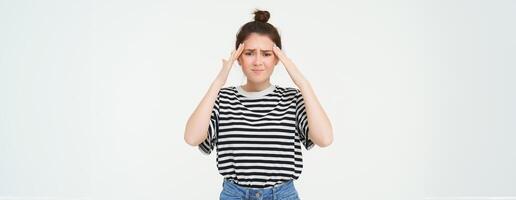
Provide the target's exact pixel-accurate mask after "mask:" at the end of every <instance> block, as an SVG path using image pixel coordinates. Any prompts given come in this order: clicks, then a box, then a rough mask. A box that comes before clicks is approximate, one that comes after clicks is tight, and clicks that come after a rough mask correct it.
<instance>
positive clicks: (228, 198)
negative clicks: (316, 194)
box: [220, 179, 299, 200]
mask: <svg viewBox="0 0 516 200" xmlns="http://www.w3.org/2000/svg"><path fill="white" fill-rule="evenodd" d="M237 199H238V200H299V196H298V194H297V191H296V188H295V187H294V181H293V180H290V181H287V182H284V183H281V184H278V185H275V186H270V187H266V188H251V187H243V186H240V185H237V184H236V183H235V182H233V181H232V180H228V179H224V182H223V183H222V192H221V193H220V200H237Z"/></svg>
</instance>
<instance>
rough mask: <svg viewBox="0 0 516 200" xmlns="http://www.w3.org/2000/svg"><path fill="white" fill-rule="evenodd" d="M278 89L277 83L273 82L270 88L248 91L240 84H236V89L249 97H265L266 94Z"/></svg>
mask: <svg viewBox="0 0 516 200" xmlns="http://www.w3.org/2000/svg"><path fill="white" fill-rule="evenodd" d="M275 89H276V85H274V84H271V85H270V86H269V87H268V88H266V89H264V90H262V91H257V92H248V91H245V90H244V89H243V88H242V86H241V85H239V86H236V90H237V92H238V93H239V94H241V95H243V96H245V97H247V98H260V97H263V96H265V95H268V94H270V93H272V92H274V90H275Z"/></svg>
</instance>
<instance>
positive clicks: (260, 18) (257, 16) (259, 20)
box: [235, 9, 281, 49]
mask: <svg viewBox="0 0 516 200" xmlns="http://www.w3.org/2000/svg"><path fill="white" fill-rule="evenodd" d="M253 14H254V21H250V22H247V23H246V24H244V25H243V26H242V27H240V30H239V31H238V33H237V36H236V42H235V49H238V45H239V44H240V43H242V42H244V40H245V39H247V37H248V36H249V35H250V34H251V33H258V34H263V35H267V36H269V38H270V39H271V40H272V41H273V42H274V43H275V44H276V46H278V47H279V48H280V49H281V37H280V35H279V33H278V30H277V29H276V28H275V27H274V26H273V25H272V24H269V23H267V21H268V20H269V18H270V17H271V14H270V13H269V11H266V10H258V9H256V10H255V11H254V13H253Z"/></svg>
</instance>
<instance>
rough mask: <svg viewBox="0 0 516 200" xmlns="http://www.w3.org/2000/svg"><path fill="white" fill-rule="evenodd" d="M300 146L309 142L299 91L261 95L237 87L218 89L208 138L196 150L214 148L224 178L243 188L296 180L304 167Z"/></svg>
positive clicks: (267, 91) (307, 146)
mask: <svg viewBox="0 0 516 200" xmlns="http://www.w3.org/2000/svg"><path fill="white" fill-rule="evenodd" d="M301 144H302V145H303V146H304V147H305V149H307V150H308V149H310V148H312V147H313V145H314V144H313V142H312V141H311V140H310V139H308V120H307V115H306V110H305V106H304V101H303V96H302V95H301V92H300V90H299V89H296V88H290V87H287V88H284V87H280V86H277V85H271V86H270V87H269V88H267V89H265V90H262V91H260V92H246V91H245V90H243V89H242V88H241V87H240V86H239V87H235V86H230V87H224V88H222V89H220V91H219V93H218V97H217V100H216V101H215V106H214V107H213V111H212V113H211V120H210V125H209V129H208V137H207V138H206V140H205V141H204V142H203V143H201V144H200V145H199V149H200V150H201V151H202V152H203V153H205V154H210V153H211V151H212V150H213V149H214V148H216V149H217V167H218V170H219V173H220V174H221V175H222V176H224V178H228V179H233V180H234V181H235V182H236V183H237V184H239V185H242V186H248V187H259V188H263V187H268V186H272V185H276V184H279V183H282V182H284V181H288V180H291V179H298V178H299V175H300V174H301V170H302V168H303V158H302V153H301Z"/></svg>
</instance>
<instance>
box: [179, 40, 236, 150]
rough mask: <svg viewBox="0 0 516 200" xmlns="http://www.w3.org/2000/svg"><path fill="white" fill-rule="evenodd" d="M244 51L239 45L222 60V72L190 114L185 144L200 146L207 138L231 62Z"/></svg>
mask: <svg viewBox="0 0 516 200" xmlns="http://www.w3.org/2000/svg"><path fill="white" fill-rule="evenodd" d="M243 50H244V45H243V44H240V46H239V47H238V49H236V50H233V52H231V55H230V57H229V59H228V60H225V59H223V60H222V70H221V71H220V72H219V74H218V76H217V78H216V79H215V81H213V83H212V84H211V86H210V88H209V89H208V92H207V93H206V94H205V95H204V97H203V98H202V100H201V102H200V103H199V105H197V108H195V111H194V112H193V113H192V115H191V116H190V118H188V121H187V122H186V127H185V135H184V139H185V142H186V143H188V144H189V145H192V146H197V145H199V144H201V143H202V142H203V141H204V140H205V139H206V138H207V137H208V128H209V124H210V117H211V112H212V110H213V106H214V105H215V101H216V100H217V96H218V93H219V91H220V89H221V88H222V87H223V86H224V84H226V80H227V78H228V74H229V72H230V71H231V67H232V66H233V62H234V61H235V60H236V59H237V58H238V57H239V56H240V54H241V53H242V51H243Z"/></svg>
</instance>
